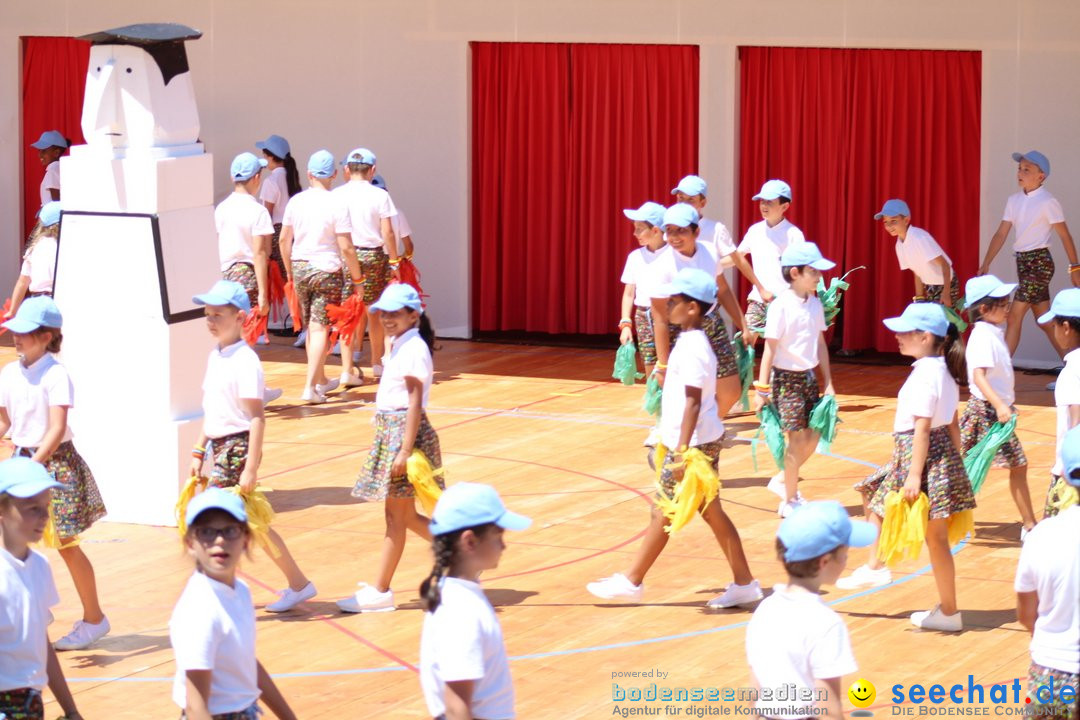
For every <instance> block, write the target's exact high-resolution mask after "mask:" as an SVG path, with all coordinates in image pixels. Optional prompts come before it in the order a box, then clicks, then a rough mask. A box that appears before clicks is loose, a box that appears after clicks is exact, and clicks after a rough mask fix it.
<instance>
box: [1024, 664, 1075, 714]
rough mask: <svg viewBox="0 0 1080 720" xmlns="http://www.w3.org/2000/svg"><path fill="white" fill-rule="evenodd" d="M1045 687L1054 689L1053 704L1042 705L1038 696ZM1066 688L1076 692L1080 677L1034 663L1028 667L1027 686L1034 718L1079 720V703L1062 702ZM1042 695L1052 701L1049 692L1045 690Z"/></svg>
mask: <svg viewBox="0 0 1080 720" xmlns="http://www.w3.org/2000/svg"><path fill="white" fill-rule="evenodd" d="M1043 686H1046V687H1048V688H1053V689H1054V695H1053V697H1054V701H1053V702H1052V703H1041V702H1040V700H1039V697H1038V695H1036V692H1037V691H1038V690H1039V688H1040V687H1043ZM1064 687H1071V688H1073V689H1074V690H1076V689H1077V688H1078V687H1080V675H1077V674H1076V673H1071V672H1066V671H1065V670H1058V669H1056V668H1051V667H1046V666H1045V665H1039V664H1038V663H1035V662H1032V663H1031V665H1030V666H1029V667H1028V686H1027V694H1028V697H1030V698H1031V705H1030V706H1029V707H1030V709H1031V710H1032V711H1033V713H1032V717H1039V718H1054V719H1055V720H1077V718H1078V717H1080V715H1078V705H1077V703H1076V702H1075V701H1074V702H1071V703H1065V702H1062V700H1061V690H1062V688H1064ZM1041 694H1042V695H1043V697H1045V698H1046V699H1047V700H1049V699H1050V698H1049V697H1048V690H1046V689H1044V690H1043V691H1042V693H1041ZM1044 713H1045V714H1044Z"/></svg>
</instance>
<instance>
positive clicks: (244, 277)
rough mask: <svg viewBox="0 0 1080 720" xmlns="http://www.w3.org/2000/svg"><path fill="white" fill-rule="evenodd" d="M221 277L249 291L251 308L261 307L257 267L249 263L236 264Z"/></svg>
mask: <svg viewBox="0 0 1080 720" xmlns="http://www.w3.org/2000/svg"><path fill="white" fill-rule="evenodd" d="M221 276H222V277H223V278H225V279H226V280H232V281H233V282H236V283H240V284H241V285H243V286H244V289H245V290H247V294H248V300H250V301H251V307H252V308H257V307H259V278H258V277H257V276H256V275H255V266H254V265H252V264H251V263H247V262H235V263H233V264H232V265H230V266H229V267H228V269H227V270H225V272H223V273H221Z"/></svg>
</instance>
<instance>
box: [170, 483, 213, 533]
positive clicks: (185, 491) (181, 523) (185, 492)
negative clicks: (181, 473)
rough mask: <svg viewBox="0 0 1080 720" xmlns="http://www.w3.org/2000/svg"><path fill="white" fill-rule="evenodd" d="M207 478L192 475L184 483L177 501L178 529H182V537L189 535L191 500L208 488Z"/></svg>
mask: <svg viewBox="0 0 1080 720" xmlns="http://www.w3.org/2000/svg"><path fill="white" fill-rule="evenodd" d="M207 482H208V481H207V479H206V478H204V477H199V476H197V475H192V476H191V477H189V478H188V480H187V482H186V483H184V487H183V488H181V490H180V498H179V499H178V500H177V501H176V511H175V512H176V529H177V530H179V531H180V537H181V538H183V537H184V536H185V535H187V522H185V518H186V517H187V506H188V503H190V502H191V498H193V497H195V495H196V494H197V493H200V492H202V491H203V490H205V489H206V483H207Z"/></svg>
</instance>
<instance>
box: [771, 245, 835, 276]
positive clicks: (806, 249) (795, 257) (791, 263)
mask: <svg viewBox="0 0 1080 720" xmlns="http://www.w3.org/2000/svg"><path fill="white" fill-rule="evenodd" d="M796 265H809V266H810V267H812V268H814V269H815V270H832V269H833V268H834V267H836V263H834V262H833V261H832V260H826V259H825V258H824V256H822V254H821V250H819V249H818V246H817V243H812V242H801V243H792V244H791V245H788V248H787V250H785V251H784V254H783V255H781V256H780V267H795V266H796Z"/></svg>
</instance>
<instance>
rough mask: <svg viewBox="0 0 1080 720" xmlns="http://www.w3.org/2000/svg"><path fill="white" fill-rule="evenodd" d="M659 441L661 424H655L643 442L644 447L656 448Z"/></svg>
mask: <svg viewBox="0 0 1080 720" xmlns="http://www.w3.org/2000/svg"><path fill="white" fill-rule="evenodd" d="M659 442H660V426H659V425H653V427H652V429H651V430H649V436H648V437H647V438H645V442H643V443H641V444H642V446H644V447H648V448H654V447H656V446H657V444H658V443H659Z"/></svg>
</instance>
